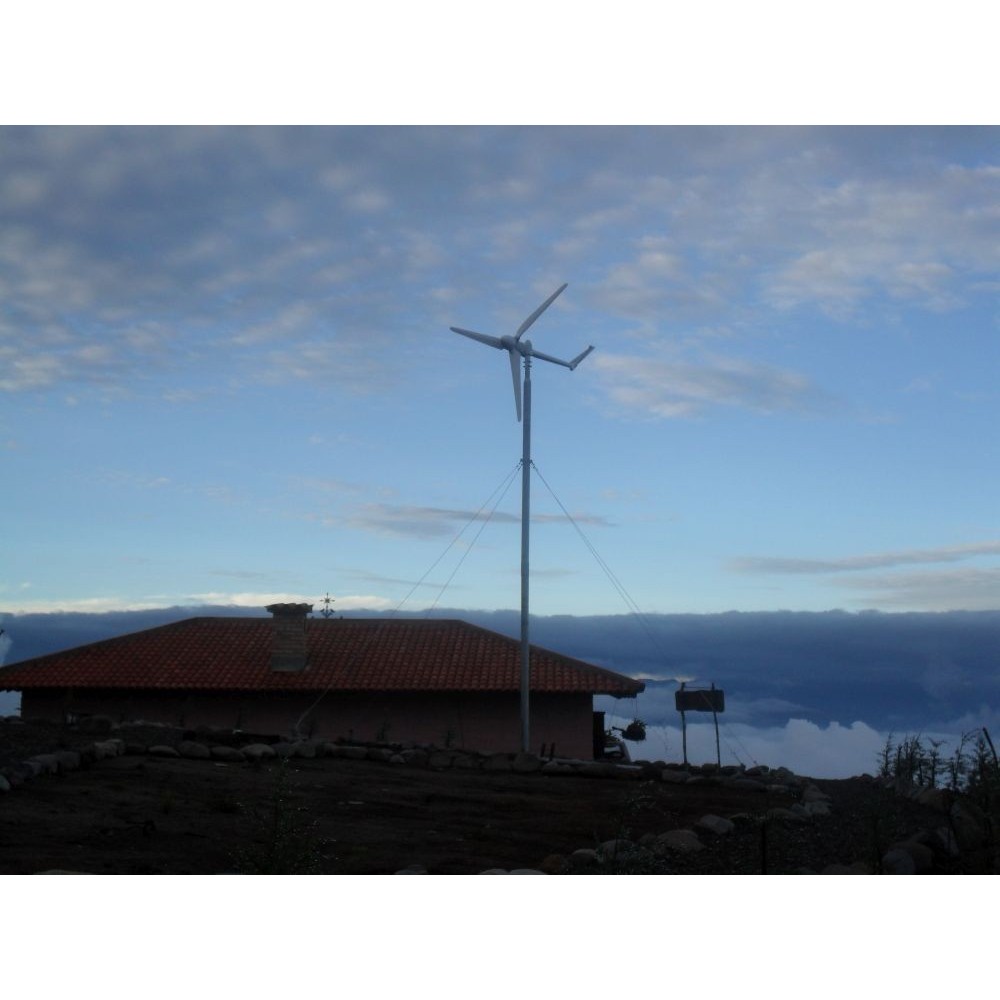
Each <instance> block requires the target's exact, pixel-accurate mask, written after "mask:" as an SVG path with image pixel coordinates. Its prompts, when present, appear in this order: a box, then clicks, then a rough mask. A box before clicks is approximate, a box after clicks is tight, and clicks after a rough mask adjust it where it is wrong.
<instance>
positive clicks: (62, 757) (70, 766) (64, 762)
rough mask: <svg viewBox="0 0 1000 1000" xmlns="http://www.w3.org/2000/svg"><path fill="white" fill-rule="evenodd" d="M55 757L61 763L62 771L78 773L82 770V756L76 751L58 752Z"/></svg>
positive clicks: (60, 768)
mask: <svg viewBox="0 0 1000 1000" xmlns="http://www.w3.org/2000/svg"><path fill="white" fill-rule="evenodd" d="M55 757H56V760H57V761H58V762H59V770H60V771H78V770H79V769H80V755H79V754H78V753H77V752H76V751H75V750H57V751H56V753H55Z"/></svg>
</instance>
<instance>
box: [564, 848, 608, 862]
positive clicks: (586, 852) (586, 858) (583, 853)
mask: <svg viewBox="0 0 1000 1000" xmlns="http://www.w3.org/2000/svg"><path fill="white" fill-rule="evenodd" d="M569 860H570V861H571V862H572V863H573V864H576V865H596V864H597V863H598V862H599V861H600V860H601V858H600V855H598V853H597V851H595V850H594V849H593V848H592V847H578V848H577V849H576V850H575V851H573V853H572V854H570V856H569Z"/></svg>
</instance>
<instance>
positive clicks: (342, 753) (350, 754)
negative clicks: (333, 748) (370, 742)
mask: <svg viewBox="0 0 1000 1000" xmlns="http://www.w3.org/2000/svg"><path fill="white" fill-rule="evenodd" d="M337 756H338V757H343V758H345V759H346V760H365V759H366V758H367V757H368V749H367V747H340V749H339V751H338V752H337Z"/></svg>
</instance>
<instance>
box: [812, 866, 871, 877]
mask: <svg viewBox="0 0 1000 1000" xmlns="http://www.w3.org/2000/svg"><path fill="white" fill-rule="evenodd" d="M867 874H868V873H867V872H864V871H860V870H859V869H858V868H856V867H855V866H854V865H827V866H826V867H825V868H824V869H823V870H822V871H821V872H820V875H867Z"/></svg>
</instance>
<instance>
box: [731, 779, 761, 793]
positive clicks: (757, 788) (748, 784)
mask: <svg viewBox="0 0 1000 1000" xmlns="http://www.w3.org/2000/svg"><path fill="white" fill-rule="evenodd" d="M726 786H727V787H728V788H742V789H744V790H746V791H748V792H763V791H764V785H763V783H761V782H760V781H755V780H754V779H753V778H730V779H729V780H728V781H727V782H726Z"/></svg>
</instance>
